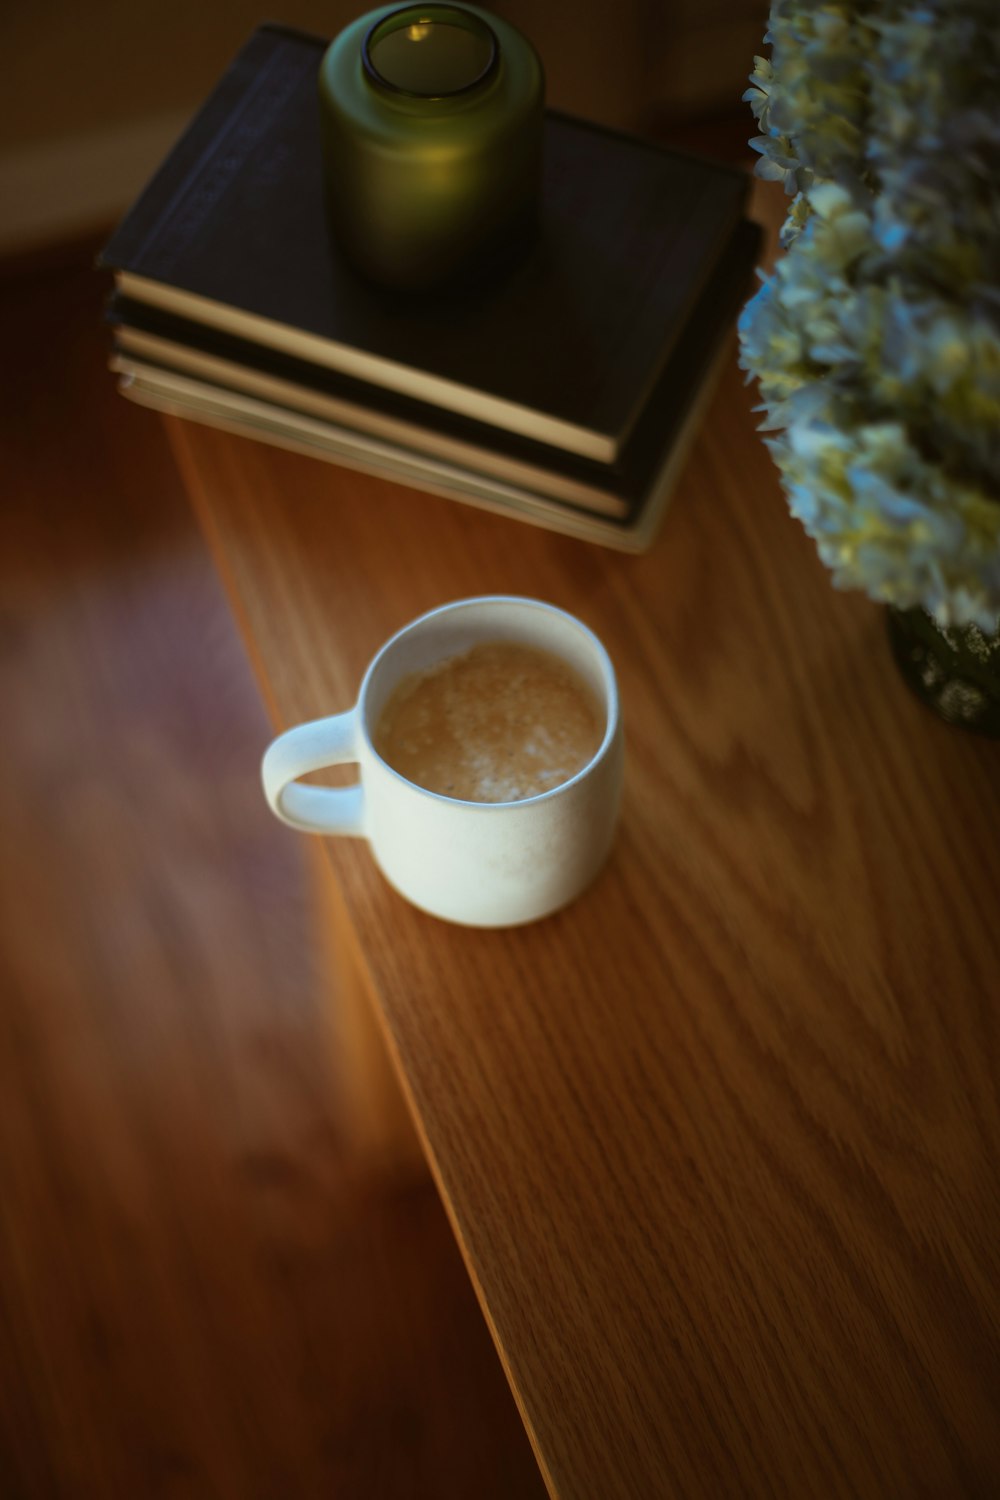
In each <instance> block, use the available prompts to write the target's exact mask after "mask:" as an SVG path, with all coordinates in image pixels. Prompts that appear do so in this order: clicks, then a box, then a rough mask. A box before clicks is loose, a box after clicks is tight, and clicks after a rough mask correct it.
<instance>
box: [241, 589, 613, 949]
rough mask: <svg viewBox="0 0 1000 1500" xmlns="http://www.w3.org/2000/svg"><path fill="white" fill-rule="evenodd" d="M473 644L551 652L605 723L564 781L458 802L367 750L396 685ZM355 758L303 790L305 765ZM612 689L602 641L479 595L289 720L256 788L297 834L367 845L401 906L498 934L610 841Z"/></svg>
mask: <svg viewBox="0 0 1000 1500" xmlns="http://www.w3.org/2000/svg"><path fill="white" fill-rule="evenodd" d="M484 641H516V642H519V643H521V644H525V645H531V646H537V647H541V648H542V649H543V650H546V651H550V652H552V653H553V654H554V655H556V656H558V657H560V658H562V660H563V661H565V662H567V663H568V664H569V665H570V666H571V667H573V668H574V669H575V670H576V671H577V672H578V673H579V674H580V676H581V677H582V678H583V680H584V682H586V683H587V684H588V685H589V687H590V688H591V690H592V691H593V693H594V694H595V696H596V698H597V700H598V702H599V703H600V704H601V706H602V708H603V711H604V717H605V726H604V735H603V738H602V740H601V744H600V746H599V748H598V750H597V752H596V753H595V754H594V755H593V756H592V758H591V759H590V760H589V761H588V762H587V764H586V765H585V766H584V767H583V769H582V770H580V771H578V772H577V773H576V775H575V776H573V777H571V778H570V780H569V781H565V782H563V783H562V785H561V786H557V787H553V788H552V790H551V791H547V792H542V793H541V794H539V795H538V796H534V797H527V798H524V799H523V800H521V801H518V802H496V803H494V802H463V801H459V800H457V799H456V798H453V797H446V796H442V795H440V794H438V793H436V792H429V791H426V790H425V789H424V788H423V787H420V786H417V785H415V784H414V783H413V782H411V781H407V780H406V778H405V777H404V776H401V775H400V774H399V772H398V771H395V770H393V769H392V767H391V766H389V765H387V763H386V762H385V761H384V760H383V759H382V758H381V756H380V755H379V754H378V753H377V751H376V750H375V748H374V746H373V745H372V728H373V726H374V725H375V724H376V723H377V722H378V719H379V715H380V714H381V711H382V709H383V707H384V705H385V703H386V700H387V699H388V697H389V696H390V694H391V693H392V691H393V689H394V688H395V687H396V685H397V684H398V683H399V681H400V679H401V678H403V677H406V676H408V675H409V674H410V673H413V672H421V671H424V670H426V669H427V668H428V667H431V666H434V665H435V664H436V663H438V662H440V661H443V660H445V659H447V658H448V657H451V656H456V655H458V654H460V653H462V652H465V651H468V650H469V649H470V648H471V647H472V646H475V645H477V644H478V643H479V642H484ZM345 761H350V762H356V763H357V765H358V767H359V771H360V780H359V781H358V782H357V783H356V784H355V785H353V786H350V787H346V788H333V787H318V786H308V785H304V784H302V783H301V782H300V781H299V780H298V779H297V778H299V777H301V776H304V775H306V774H307V773H308V772H310V771H318V770H320V769H322V768H324V767H326V766H332V765H337V764H340V763H342V762H345ZM622 762H623V746H622V728H621V715H620V712H619V707H618V688H617V684H616V682H615V674H614V669H613V667H612V665H611V661H610V658H609V657H608V654H607V652H606V651H605V649H604V647H603V646H602V645H601V642H600V641H599V640H598V639H597V637H596V636H595V635H594V634H593V632H592V631H590V630H588V629H587V627H586V626H585V625H583V624H582V623H581V622H580V621H579V620H577V619H575V618H574V617H573V616H572V615H570V614H567V613H566V612H565V611H564V610H561V609H556V608H555V607H554V606H553V605H551V604H544V603H542V602H541V601H540V600H537V599H520V598H515V597H510V596H492V597H484V598H478V599H461V600H458V601H456V602H455V603H453V604H445V605H442V606H441V608H440V609H435V610H432V611H431V612H430V613H429V614H426V615H422V616H421V618H420V619H418V620H414V621H413V622H412V623H411V624H409V625H406V626H404V628H403V629H402V630H400V631H399V632H398V634H396V635H394V636H393V637H392V638H391V640H389V641H387V642H386V644H385V645H384V646H383V647H382V649H381V650H380V651H379V652H378V653H377V655H376V656H375V657H374V659H373V660H372V662H371V664H370V666H369V667H368V670H367V671H366V673H365V676H364V680H363V682H362V684H361V691H360V693H359V695H358V701H357V704H356V705H355V707H354V708H352V709H349V710H348V712H347V713H342V714H335V715H334V716H333V717H332V718H328V719H318V720H316V721H315V722H313V723H310V724H300V725H298V727H296V728H295V729H290V730H288V731H287V733H285V734H282V735H280V736H279V737H278V739H276V740H275V741H274V742H273V743H272V744H271V746H270V747H269V749H268V751H267V753H266V755H265V756H264V762H263V766H262V774H263V781H264V793H265V795H266V797H267V800H268V803H269V804H270V806H271V809H272V811H273V812H274V813H276V814H277V816H278V817H279V818H281V819H282V820H283V821H284V822H285V823H289V824H290V825H291V826H292V827H293V828H299V829H302V830H304V831H305V832H307V833H320V834H346V835H349V836H355V837H362V838H367V839H368V840H370V842H371V846H372V852H373V853H374V855H375V859H376V861H377V862H378V864H379V866H380V868H381V870H382V872H383V874H384V875H385V876H386V878H387V879H388V880H389V881H390V883H391V884H392V885H394V886H395V887H396V889H397V890H398V891H399V892H400V893H401V894H402V895H404V896H405V897H406V898H407V899H408V900H410V901H412V902H413V903H414V905H416V906H419V907H421V908H422V909H423V910H424V911H428V912H431V913H432V914H433V915H434V916H437V917H443V918H445V919H446V920H448V921H452V922H462V923H466V924H469V925H471V926H475V927H508V926H513V925H515V924H518V923H521V922H531V921H534V920H535V918H537V917H543V916H546V915H547V914H548V913H549V912H552V911H555V910H556V909H557V908H559V907H561V906H565V905H566V903H567V902H569V901H572V900H573V899H574V897H576V896H577V895H579V894H580V892H581V891H582V890H583V889H584V888H585V887H586V886H587V885H589V884H590V882H591V881H592V880H593V878H594V876H595V875H596V874H597V873H598V871H599V869H600V868H601V866H602V864H603V863H604V860H605V858H606V857H607V854H608V851H609V849H610V846H611V840H612V836H613V833H614V826H615V822H616V819H617V814H618V804H619V801H620V796H621V784H622Z"/></svg>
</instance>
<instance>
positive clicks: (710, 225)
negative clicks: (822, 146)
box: [102, 25, 747, 462]
mask: <svg viewBox="0 0 1000 1500" xmlns="http://www.w3.org/2000/svg"><path fill="white" fill-rule="evenodd" d="M325 46H326V43H325V42H324V41H322V40H321V39H319V38H316V37H311V36H308V35H306V34H305V33H301V32H297V31H294V30H291V29H290V28H286V27H278V26H271V25H267V26H262V27H260V28H259V29H258V30H257V31H256V32H255V33H254V34H253V36H252V37H251V38H250V40H249V41H248V43H247V44H246V46H245V47H244V48H243V50H242V51H241V52H240V54H239V55H238V56H237V58H236V59H235V61H234V62H233V63H232V64H231V66H230V67H229V69H228V71H227V72H226V73H225V75H224V76H223V78H222V79H221V81H220V82H219V84H218V85H217V86H216V88H215V90H214V91H213V93H212V94H211V95H210V97H209V98H208V100H207V101H206V103H205V104H204V106H203V107H202V109H201V110H200V111H199V112H198V114H197V115H196V116H195V118H194V120H193V121H192V123H191V125H190V127H189V128H188V130H187V131H186V132H185V133H184V135H183V136H182V137H181V139H180V140H179V141H178V143H177V145H176V146H175V148H174V149H173V151H172V152H171V153H170V155H169V156H168V158H167V160H166V161H165V162H164V163H163V165H162V166H161V168H160V169H159V171H158V172H157V173H156V174H155V176H154V177H153V179H152V181H151V182H150V183H149V185H148V187H147V188H146V189H145V191H144V192H143V194H142V195H141V196H140V198H139V200H138V201H137V203H136V204H135V205H134V207H133V208H132V210H131V211H130V212H129V214H128V215H127V216H126V218H125V220H124V221H123V223H122V224H121V225H120V227H119V228H118V230H117V232H116V233H115V235H114V237H113V238H112V240H111V241H110V243H109V244H108V246H107V248H106V249H105V251H104V254H103V256H102V263H103V264H104V265H105V266H107V267H109V268H111V269H113V270H114V271H115V274H116V280H117V284H118V287H119V290H120V291H121V293H122V294H123V295H124V296H127V297H128V298H129V299H130V300H132V301H133V302H138V303H142V304H145V305H146V306H148V307H153V308H158V309H160V310H162V311H164V312H168V313H172V314H174V315H175V316H178V317H183V318H185V319H187V320H188V321H190V322H193V323H197V324H201V325H202V326H204V327H205V328H209V329H213V330H215V331H217V332H221V333H225V334H229V335H232V336H235V337H238V338H242V339H244V340H247V341H250V342H253V343H256V344H258V345H260V346H262V347H265V348H268V349H271V350H274V351H280V352H282V353H284V354H287V355H290V356H293V357H295V358H297V359H300V360H303V361H306V362H309V363H312V364H316V365H319V366H323V367H326V368H329V369H331V370H334V371H336V372H338V373H340V374H342V375H347V376H350V377H352V378H353V379H357V380H361V381H365V382H367V383H369V384H374V385H379V386H382V387H383V388H385V389H387V390H392V391H395V392H396V393H398V394H401V395H405V396H408V397H410V398H413V399H416V400H420V401H423V402H424V403H426V404H428V405H433V406H437V407H440V408H442V409H444V410H448V411H451V412H454V413H457V414H460V415H462V416H464V417H467V418H471V419H475V420H477V421H480V422H483V423H485V424H488V425H493V426H497V427H500V428H503V429H504V430H506V431H509V432H512V433H516V434H519V435H520V436H522V437H525V438H530V439H533V440H535V441H540V442H543V443H545V444H547V445H549V446H554V447H559V448H563V449H565V450H566V451H569V452H573V453H576V454H578V455H580V456H581V457H584V458H589V459H592V460H595V461H597V462H611V461H613V460H614V459H615V458H616V457H617V455H618V454H619V453H620V452H621V450H622V449H623V447H624V445H625V443H626V441H627V439H628V436H629V434H630V432H631V430H632V428H633V427H634V425H635V424H636V422H637V421H638V419H639V416H640V413H641V411H642V409H643V407H644V405H645V403H646V401H647V398H648V397H649V395H650V392H651V390H652V388H653V386H654V385H655V382H656V379H657V377H658V375H659V374H660V372H661V370H662V369H663V367H664V365H665V363H666V361H667V359H668V357H669V355H670V352H671V350H672V348H673V347H674V345H675V343H676V341H677V339H678V337H679V336H680V333H681V331H682V330H683V328H684V326H685V323H686V322H687V320H688V318H689V317H690V315H691V313H692V311H693V310H694V308H695V307H696V306H697V304H698V300H699V295H700V293H701V291H702V289H703V287H704V286H705V283H706V281H707V280H708V279H709V278H710V276H711V273H712V271H713V269H714V268H715V266H716V265H717V263H718V262H719V260H720V258H721V257H722V255H723V254H724V252H725V250H726V248H727V246H728V245H729V243H730V239H731V236H732V233H733V230H734V228H735V226H736V224H737V223H738V222H739V220H740V219H741V217H742V212H743V207H744V203H745V198H746V191H747V182H746V177H745V175H744V174H743V173H742V172H739V171H737V170H735V169H730V168H728V167H724V166H716V165H714V164H712V163H707V162H703V161H699V160H696V159H693V158H688V157H685V156H682V155H679V154H677V153H674V152H671V151H669V150H666V149H664V148H661V147H659V146H656V145H652V144H650V143H648V142H645V141H642V140H639V139H636V138H634V137H631V136H626V135H621V134H618V133H616V132H613V131H608V130H605V129H602V128H600V127H596V126H593V125H589V124H586V123H584V122H581V121H578V120H574V119H571V118H569V117H567V116H564V115H561V114H558V113H556V112H552V111H550V112H549V113H548V114H547V117H546V134H545V169H544V182H543V192H542V201H541V213H540V229H539V234H538V236H537V238H536V240H535V241H534V242H533V244H532V246H531V248H530V250H529V251H528V253H527V254H525V255H524V256H522V257H521V258H520V259H519V260H518V261H517V262H516V263H515V264H513V265H511V266H510V267H508V268H506V269H505V271H504V272H503V273H502V274H498V275H497V276H496V277H494V278H493V279H492V280H491V281H490V282H489V283H487V284H486V285H485V286H482V287H480V288H479V289H478V290H477V291H476V292H474V293H473V292H469V293H467V294H465V295H461V294H454V295H451V296H429V295H426V294H424V295H420V296H415V295H409V296H406V295H402V294H399V293H389V292H385V291H383V290H381V289H377V288H374V287H372V286H370V285H369V284H368V283H366V282H365V281H364V280H363V279H362V278H361V277H359V276H357V275H356V274H355V273H354V272H353V271H352V270H351V269H350V267H349V266H348V265H347V264H346V263H345V261H344V260H343V258H342V257H341V256H340V254H339V253H338V251H337V247H336V245H335V243H333V242H332V240H331V237H330V233H329V229H328V226H327V221H326V214H325V208H324V189H323V180H322V170H321V156H320V135H319V118H318V102H317V85H316V76H317V72H318V69H319V64H320V60H321V58H322V55H323V51H324V49H325Z"/></svg>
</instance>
